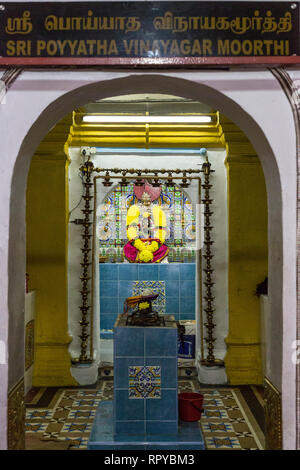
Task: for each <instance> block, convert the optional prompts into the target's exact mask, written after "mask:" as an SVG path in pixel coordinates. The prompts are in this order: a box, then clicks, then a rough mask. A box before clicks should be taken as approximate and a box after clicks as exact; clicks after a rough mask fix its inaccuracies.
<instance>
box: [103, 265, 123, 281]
mask: <svg viewBox="0 0 300 470" xmlns="http://www.w3.org/2000/svg"><path fill="white" fill-rule="evenodd" d="M99 269H100V273H99V279H100V281H101V280H102V279H103V280H105V281H117V280H118V265H116V264H108V263H105V264H103V263H100V264H99Z"/></svg>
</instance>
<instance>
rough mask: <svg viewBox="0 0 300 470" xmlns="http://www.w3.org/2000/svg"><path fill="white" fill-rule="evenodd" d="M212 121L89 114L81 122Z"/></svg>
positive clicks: (194, 118)
mask: <svg viewBox="0 0 300 470" xmlns="http://www.w3.org/2000/svg"><path fill="white" fill-rule="evenodd" d="M211 121H212V117H211V116H188V115H187V116H128V115H124V116H108V115H106V116H105V115H91V114H87V115H86V116H83V118H82V122H87V123H95V124H98V123H99V124H106V123H116V122H117V123H127V122H128V123H143V124H152V123H155V124H159V123H165V124H177V123H179V124H180V123H182V124H186V123H190V124H203V123H208V122H211Z"/></svg>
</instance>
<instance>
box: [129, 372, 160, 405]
mask: <svg viewBox="0 0 300 470" xmlns="http://www.w3.org/2000/svg"><path fill="white" fill-rule="evenodd" d="M128 379H129V389H128V394H129V398H161V368H160V367H158V366H130V367H129V368H128Z"/></svg>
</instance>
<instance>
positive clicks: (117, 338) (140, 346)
mask: <svg viewBox="0 0 300 470" xmlns="http://www.w3.org/2000/svg"><path fill="white" fill-rule="evenodd" d="M114 354H115V356H121V357H126V356H133V357H139V356H140V357H144V328H135V327H130V326H129V327H116V328H115V330H114Z"/></svg>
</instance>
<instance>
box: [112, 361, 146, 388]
mask: <svg viewBox="0 0 300 470" xmlns="http://www.w3.org/2000/svg"><path fill="white" fill-rule="evenodd" d="M143 365H144V358H143V357H130V358H120V357H117V358H115V360H114V388H115V389H118V388H127V389H128V387H129V377H128V367H129V366H143Z"/></svg>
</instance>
